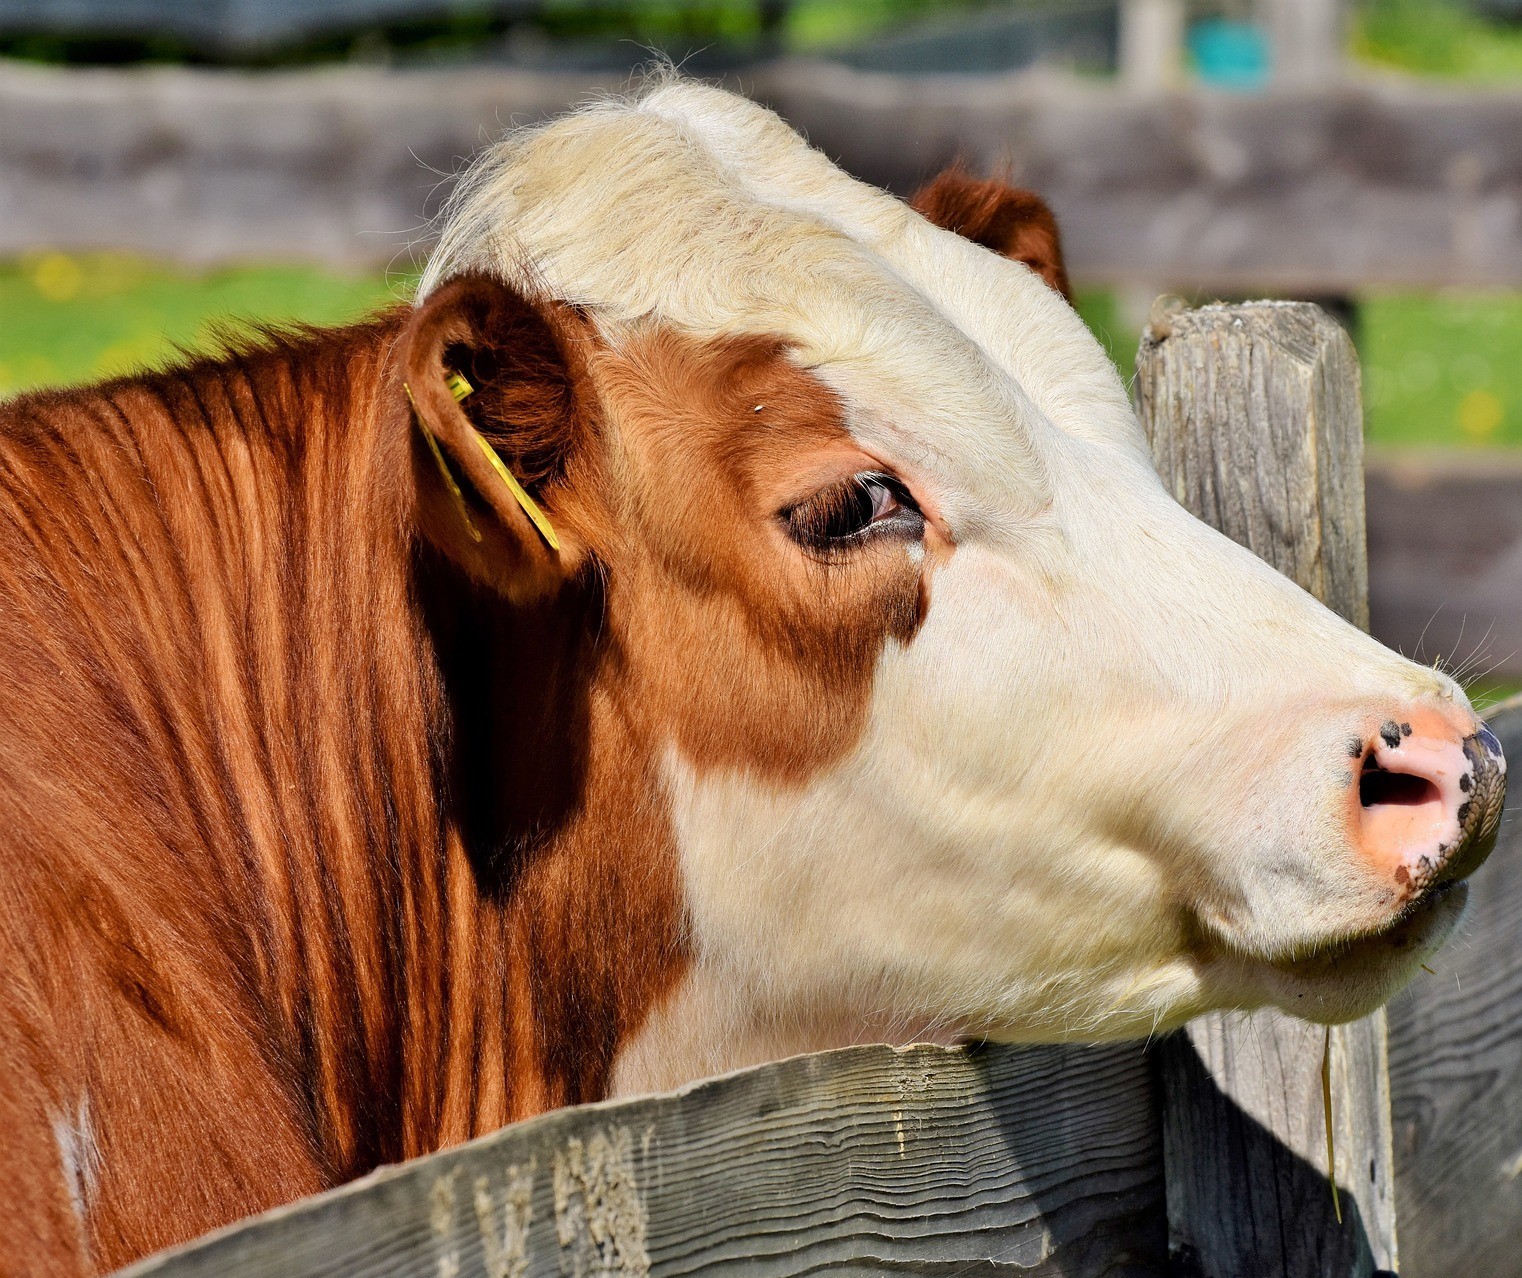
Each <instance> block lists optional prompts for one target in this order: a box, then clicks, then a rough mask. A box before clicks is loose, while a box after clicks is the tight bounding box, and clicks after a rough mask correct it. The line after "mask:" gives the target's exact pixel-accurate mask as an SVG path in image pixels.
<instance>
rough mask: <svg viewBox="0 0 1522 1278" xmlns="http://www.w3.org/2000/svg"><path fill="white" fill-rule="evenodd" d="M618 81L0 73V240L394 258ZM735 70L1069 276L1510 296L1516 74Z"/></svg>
mask: <svg viewBox="0 0 1522 1278" xmlns="http://www.w3.org/2000/svg"><path fill="white" fill-rule="evenodd" d="M623 79H624V77H623V75H622V73H619V74H614V75H607V76H603V77H597V76H590V75H569V74H542V73H534V72H528V71H504V70H500V69H499V70H491V69H487V68H477V69H472V70H461V71H451V72H442V71H385V70H379V69H373V68H372V69H364V68H352V67H351V68H341V69H329V70H322V71H311V72H299V73H281V74H259V75H254V74H239V73H231V72H205V71H189V70H183V69H172V68H164V69H158V70H131V71H122V70H116V71H113V70H88V71H62V70H57V69H51V68H39V67H31V66H23V65H20V64H17V63H4V62H0V254H9V253H18V252H26V251H30V250H33V249H37V248H43V247H54V248H61V249H85V248H100V247H104V248H124V249H133V250H137V251H142V252H148V253H155V254H160V255H163V256H165V257H168V258H171V259H175V260H179V261H185V262H194V263H208V262H219V261H228V260H237V259H246V258H260V257H285V258H298V259H304V260H308V261H320V262H324V263H329V264H349V265H375V264H377V263H381V264H385V263H391V262H400V263H401V264H402V265H407V264H408V263H409V262H410V256H409V250H410V249H411V248H413V247H415V246H417V245H421V244H425V243H426V240H427V217H428V214H429V213H430V212H431V211H432V210H433V209H434V208H435V207H436V204H435V201H436V197H437V193H438V190H439V188H440V186H441V181H442V179H443V178H444V177H446V176H447V175H449V174H451V173H453V172H454V171H455V170H456V169H457V168H458V167H459V165H460V162H461V160H462V157H465V156H468V155H469V154H471V153H472V152H474V151H475V150H477V149H478V148H479V147H480V146H481V145H482V143H483V142H484V141H486V140H488V139H489V138H491V137H493V136H496V135H498V134H500V133H501V132H502V131H503V130H504V129H505V128H506V127H507V126H508V125H509V124H510V123H512V122H514V121H531V120H534V119H538V118H541V117H543V116H546V115H549V114H553V113H555V112H558V111H561V110H564V109H565V108H566V107H567V106H569V105H572V104H574V103H576V102H579V101H582V100H584V99H585V98H586V96H587V95H588V94H589V93H590V92H592V91H594V90H599V89H603V90H605V89H617V88H620V87H622V84H623ZM733 83H734V84H735V85H736V87H739V88H741V89H743V90H745V91H746V92H748V93H750V94H752V96H754V97H756V98H758V99H760V100H762V101H764V102H767V103H769V104H770V105H772V106H774V107H776V108H777V109H778V110H779V111H780V112H781V113H782V114H783V115H784V116H785V117H786V118H787V119H788V120H790V121H791V122H792V123H793V124H795V125H797V126H798V127H799V128H801V129H803V130H804V131H805V132H806V133H807V134H808V135H809V137H810V138H811V140H812V141H814V142H815V143H816V144H817V145H819V146H820V147H822V148H823V149H824V150H825V151H826V152H828V153H829V154H830V155H832V156H834V157H836V158H838V159H840V160H841V161H842V163H843V164H844V165H845V167H846V168H848V169H850V170H851V171H852V172H854V173H856V174H857V175H858V176H860V177H863V178H866V179H867V180H868V181H871V182H875V183H878V184H880V185H883V186H886V187H888V188H890V189H893V190H897V191H900V192H907V191H908V190H910V189H911V188H913V187H914V186H915V185H916V184H917V183H918V182H920V181H921V180H923V179H924V178H925V177H926V176H928V175H929V174H931V173H933V172H934V171H935V170H936V169H938V168H939V167H940V166H942V165H944V164H946V163H947V162H948V161H950V160H952V159H953V158H955V157H957V156H962V157H964V158H966V159H967V160H969V161H970V162H971V163H972V164H973V165H974V166H976V167H979V168H984V169H997V168H999V167H1001V166H1004V165H1010V166H1012V167H1013V170H1014V172H1015V174H1016V175H1017V176H1018V177H1019V178H1020V180H1022V181H1024V182H1026V183H1027V184H1028V185H1030V186H1033V187H1034V188H1035V189H1037V190H1039V191H1041V192H1042V193H1043V194H1044V195H1046V196H1047V197H1048V199H1050V201H1051V202H1052V204H1053V206H1054V207H1055V209H1056V210H1057V214H1058V217H1059V219H1060V221H1061V223H1062V227H1063V235H1064V239H1065V241H1066V244H1067V248H1068V256H1069V258H1070V261H1071V264H1072V266H1073V270H1074V275H1075V278H1077V279H1079V280H1080V281H1082V282H1085V283H1093V284H1107V285H1127V286H1133V285H1137V284H1144V285H1148V286H1154V285H1155V286H1158V287H1167V288H1183V289H1194V288H1198V289H1204V290H1211V291H1216V292H1226V293H1230V292H1242V291H1260V290H1270V291H1281V292H1300V293H1302V294H1306V295H1311V296H1327V295H1331V294H1337V293H1349V292H1353V291H1356V290H1359V289H1365V288H1369V287H1374V286H1397V285H1399V286H1421V287H1425V286H1438V285H1471V286H1478V287H1483V288H1494V287H1499V286H1507V285H1509V286H1512V287H1517V286H1519V285H1522V218H1519V217H1518V216H1517V209H1518V207H1522V147H1519V146H1518V144H1517V139H1518V138H1519V137H1522V91H1518V90H1515V89H1496V90H1488V91H1479V90H1473V89H1456V88H1445V87H1434V86H1420V85H1414V84H1385V83H1367V84H1342V85H1338V86H1335V87H1333V88H1330V89H1325V90H1304V91H1299V90H1296V91H1276V92H1274V93H1271V94H1266V95H1263V96H1256V97H1254V96H1244V95H1238V94H1225V93H1209V92H1203V91H1195V92H1156V93H1138V92H1131V91H1128V90H1126V89H1124V88H1122V87H1117V86H1115V85H1113V84H1107V83H1090V82H1080V81H1077V80H1074V79H1072V78H1068V77H1062V76H1057V75H1053V74H1045V73H1043V74H1036V75H1029V76H966V77H950V76H939V77H937V76H926V77H916V76H904V75H887V74H876V73H867V72H860V71H852V70H849V69H847V68H845V67H841V66H834V65H824V64H818V63H807V62H801V61H797V60H785V61H780V62H774V63H768V64H766V65H764V66H758V67H756V68H755V69H753V70H751V71H747V72H745V73H744V74H742V75H738V76H736V77H734V78H733Z"/></svg>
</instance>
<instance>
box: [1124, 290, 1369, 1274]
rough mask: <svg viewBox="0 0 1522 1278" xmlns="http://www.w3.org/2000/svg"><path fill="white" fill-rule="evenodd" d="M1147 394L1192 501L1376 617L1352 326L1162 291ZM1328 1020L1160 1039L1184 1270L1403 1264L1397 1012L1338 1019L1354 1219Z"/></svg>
mask: <svg viewBox="0 0 1522 1278" xmlns="http://www.w3.org/2000/svg"><path fill="white" fill-rule="evenodd" d="M1135 393H1136V399H1137V404H1138V409H1139V411H1140V413H1141V418H1142V423H1143V425H1144V427H1145V428H1146V430H1147V434H1148V438H1149V439H1150V441H1151V444H1152V449H1153V454H1154V456H1155V458H1156V460H1157V464H1158V469H1159V471H1160V473H1161V474H1162V475H1163V477H1164V480H1165V481H1166V482H1167V483H1168V484H1169V485H1170V486H1171V487H1172V489H1173V493H1174V495H1175V496H1176V497H1177V498H1178V500H1179V501H1180V502H1181V503H1182V504H1183V505H1185V506H1186V507H1188V508H1189V509H1190V510H1192V511H1193V512H1194V513H1195V514H1197V515H1199V516H1200V517H1201V518H1202V519H1204V520H1205V521H1206V522H1208V523H1211V524H1213V525H1214V526H1215V527H1217V528H1219V529H1221V530H1222V531H1223V532H1225V533H1226V534H1227V535H1228V536H1230V537H1231V538H1233V539H1234V540H1235V541H1237V542H1239V543H1240V544H1242V545H1244V546H1246V547H1248V549H1250V550H1252V551H1253V552H1254V553H1256V554H1257V555H1258V556H1260V557H1261V558H1263V559H1265V560H1267V561H1268V562H1269V563H1270V564H1272V565H1273V566H1274V567H1275V568H1277V569H1279V571H1281V572H1283V573H1284V574H1285V575H1287V576H1289V577H1290V578H1291V579H1293V580H1294V581H1296V582H1298V583H1299V584H1300V585H1301V586H1303V587H1305V588H1306V589H1307V590H1309V591H1311V593H1313V594H1315V595H1316V596H1318V597H1319V598H1320V599H1322V600H1323V601H1324V602H1326V603H1328V604H1329V605H1331V606H1332V607H1333V608H1335V609H1336V610H1337V611H1338V612H1340V613H1341V614H1342V615H1343V616H1345V617H1347V618H1348V619H1349V620H1351V621H1353V622H1355V623H1356V624H1358V625H1360V626H1362V627H1365V628H1367V625H1368V560H1367V554H1366V551H1365V545H1364V504H1363V472H1362V464H1363V419H1362V412H1361V407H1360V402H1359V382H1358V363H1357V357H1356V355H1355V354H1354V352H1353V347H1352V343H1351V342H1350V341H1349V340H1348V338H1347V335H1346V334H1345V333H1344V332H1343V331H1342V330H1341V329H1340V328H1339V327H1338V326H1337V325H1336V324H1335V323H1333V322H1332V321H1331V320H1330V319H1329V318H1328V317H1327V316H1326V315H1324V314H1323V313H1322V312H1321V311H1320V310H1319V309H1318V308H1317V307H1314V306H1310V305H1307V304H1304V303H1252V304H1248V305H1243V306H1208V307H1202V308H1200V309H1199V310H1194V311H1184V310H1174V311H1168V310H1166V309H1159V310H1158V311H1156V312H1155V313H1154V317H1153V321H1152V323H1151V324H1150V325H1149V327H1148V331H1147V334H1146V336H1145V337H1144V338H1143V342H1142V347H1141V350H1140V351H1139V352H1138V355H1137V374H1136V385H1135ZM1323 1034H1324V1031H1323V1030H1322V1029H1321V1028H1320V1027H1319V1026H1311V1025H1306V1024H1304V1023H1302V1022H1299V1021H1294V1020H1291V1019H1290V1018H1288V1017H1285V1016H1283V1015H1281V1014H1279V1013H1278V1012H1274V1011H1264V1012H1258V1013H1254V1014H1253V1015H1251V1016H1236V1017H1225V1016H1213V1017H1204V1018H1201V1019H1200V1020H1198V1021H1195V1022H1193V1023H1192V1024H1191V1025H1189V1026H1188V1027H1187V1028H1186V1029H1185V1030H1184V1031H1182V1032H1181V1033H1179V1034H1176V1035H1174V1036H1171V1037H1170V1038H1169V1039H1168V1040H1167V1041H1165V1042H1164V1043H1163V1044H1161V1045H1160V1047H1159V1050H1158V1053H1157V1055H1158V1061H1159V1070H1160V1075H1161V1078H1162V1080H1163V1097H1164V1100H1163V1134H1164V1150H1165V1158H1166V1163H1167V1183H1168V1219H1169V1250H1170V1254H1171V1256H1172V1258H1173V1261H1174V1264H1175V1265H1176V1267H1177V1268H1178V1270H1179V1271H1180V1272H1182V1273H1184V1274H1203V1275H1208V1276H1209V1278H1238V1276H1239V1275H1243V1276H1245V1275H1258V1274H1262V1275H1265V1276H1267V1275H1275V1276H1278V1275H1288V1276H1290V1278H1308V1276H1310V1275H1326V1278H1332V1276H1333V1275H1335V1276H1337V1278H1347V1276H1348V1275H1369V1274H1371V1273H1374V1272H1376V1271H1378V1270H1381V1269H1394V1268H1395V1261H1396V1244H1395V1205H1394V1184H1393V1173H1392V1155H1391V1129H1390V1111H1389V1080H1388V1073H1387V1056H1386V1053H1387V1042H1386V1026H1385V1018H1384V1015H1383V1013H1377V1014H1376V1015H1374V1016H1371V1017H1369V1018H1367V1019H1365V1020H1363V1021H1360V1022H1358V1023H1356V1024H1354V1025H1349V1026H1342V1027H1339V1028H1337V1029H1336V1030H1334V1031H1333V1034H1332V1090H1333V1102H1334V1104H1333V1110H1334V1115H1335V1127H1336V1133H1335V1134H1336V1153H1337V1169H1336V1171H1337V1179H1338V1182H1339V1185H1340V1186H1341V1198H1342V1205H1343V1211H1344V1215H1345V1217H1346V1219H1345V1222H1344V1223H1343V1224H1339V1223H1338V1222H1337V1220H1336V1218H1335V1215H1334V1208H1333V1203H1332V1198H1331V1193H1330V1190H1329V1187H1328V1184H1327V1166H1326V1163H1327V1159H1326V1135H1325V1132H1326V1128H1325V1122H1324V1119H1323V1117H1322V1112H1323V1111H1322V1099H1321V1058H1322V1044H1323Z"/></svg>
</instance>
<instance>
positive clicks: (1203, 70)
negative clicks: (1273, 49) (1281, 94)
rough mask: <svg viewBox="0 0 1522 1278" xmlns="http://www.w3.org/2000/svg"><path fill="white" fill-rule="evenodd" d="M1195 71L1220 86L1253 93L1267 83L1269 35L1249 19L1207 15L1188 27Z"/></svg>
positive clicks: (1217, 86)
mask: <svg viewBox="0 0 1522 1278" xmlns="http://www.w3.org/2000/svg"><path fill="white" fill-rule="evenodd" d="M1189 55H1190V59H1191V60H1192V61H1193V63H1194V70H1195V74H1196V75H1198V76H1199V78H1200V79H1201V80H1202V81H1203V82H1204V83H1206V84H1209V85H1213V86H1215V87H1216V88H1220V89H1235V90H1237V91H1238V92H1242V93H1250V92H1252V91H1254V90H1256V89H1262V88H1264V87H1266V86H1267V84H1268V72H1269V52H1268V37H1267V36H1266V35H1265V34H1264V33H1263V32H1262V30H1260V29H1259V28H1258V27H1255V26H1254V25H1253V24H1252V23H1250V22H1242V21H1239V20H1237V19H1235V18H1207V19H1206V20H1205V21H1203V22H1197V23H1195V24H1194V26H1192V27H1190V28H1189Z"/></svg>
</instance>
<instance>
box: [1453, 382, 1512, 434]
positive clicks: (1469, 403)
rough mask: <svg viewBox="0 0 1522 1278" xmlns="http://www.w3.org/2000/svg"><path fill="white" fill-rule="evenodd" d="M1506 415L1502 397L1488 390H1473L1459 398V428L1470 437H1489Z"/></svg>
mask: <svg viewBox="0 0 1522 1278" xmlns="http://www.w3.org/2000/svg"><path fill="white" fill-rule="evenodd" d="M1505 416H1506V412H1505V410H1504V409H1503V408H1502V407H1501V401H1500V399H1498V398H1497V397H1496V396H1495V395H1494V394H1493V393H1492V392H1490V391H1488V390H1472V391H1470V392H1469V394H1467V395H1465V396H1464V398H1463V399H1461V400H1459V429H1460V430H1461V431H1463V432H1464V434H1465V435H1467V436H1468V437H1469V438H1470V439H1489V438H1490V437H1491V436H1492V435H1494V434H1495V433H1496V429H1497V428H1498V427H1499V426H1500V425H1501V419H1502V418H1503V417H1505Z"/></svg>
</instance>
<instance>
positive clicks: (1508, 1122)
mask: <svg viewBox="0 0 1522 1278" xmlns="http://www.w3.org/2000/svg"><path fill="white" fill-rule="evenodd" d="M1488 717H1489V720H1490V724H1491V727H1492V728H1493V729H1494V730H1495V732H1496V735H1497V736H1499V737H1500V738H1501V744H1502V745H1503V746H1504V747H1505V749H1506V752H1507V755H1508V757H1510V758H1512V759H1519V758H1522V699H1517V700H1513V701H1510V702H1508V703H1506V704H1505V705H1503V706H1500V707H1497V709H1496V710H1495V711H1494V712H1492V713H1491V714H1490V715H1489V716H1488ZM1431 967H1432V968H1433V970H1434V971H1435V973H1436V975H1434V976H1419V977H1418V978H1417V980H1416V982H1415V983H1414V984H1413V985H1412V986H1411V987H1410V988H1409V989H1407V990H1406V991H1405V993H1403V994H1401V995H1399V996H1398V997H1397V998H1396V999H1395V1000H1394V1001H1393V1002H1392V1003H1391V1004H1390V1091H1391V1097H1392V1103H1393V1107H1394V1126H1395V1166H1396V1182H1395V1199H1396V1205H1397V1208H1398V1210H1399V1212H1400V1254H1401V1274H1402V1278H1451V1276H1453V1275H1462V1276H1463V1278H1522V823H1519V822H1518V819H1517V813H1516V811H1515V810H1513V809H1511V807H1510V805H1508V811H1507V812H1506V814H1505V815H1504V816H1503V817H1502V819H1501V837H1500V841H1499V842H1498V843H1497V845H1496V850H1495V851H1494V852H1493V853H1492V854H1491V857H1490V860H1489V862H1487V863H1486V865H1485V866H1484V868H1483V869H1481V870H1480V871H1479V873H1477V874H1476V875H1475V876H1474V878H1473V879H1472V880H1471V881H1470V885H1469V909H1468V912H1467V913H1466V915H1465V917H1464V921H1463V922H1462V923H1461V924H1460V930H1459V933H1458V935H1457V937H1456V938H1455V939H1454V940H1452V941H1450V942H1449V943H1448V945H1447V947H1446V948H1445V949H1444V950H1442V952H1441V953H1439V954H1438V955H1437V957H1436V958H1434V959H1433V960H1432V963H1431Z"/></svg>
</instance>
